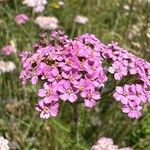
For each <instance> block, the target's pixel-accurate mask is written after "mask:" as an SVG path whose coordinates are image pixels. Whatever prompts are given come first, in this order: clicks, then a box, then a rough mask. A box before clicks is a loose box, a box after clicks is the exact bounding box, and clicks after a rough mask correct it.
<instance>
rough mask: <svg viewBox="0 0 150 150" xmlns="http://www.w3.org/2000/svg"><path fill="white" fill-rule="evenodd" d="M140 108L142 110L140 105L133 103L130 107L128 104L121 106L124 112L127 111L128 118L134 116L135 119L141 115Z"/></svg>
mask: <svg viewBox="0 0 150 150" xmlns="http://www.w3.org/2000/svg"><path fill="white" fill-rule="evenodd" d="M141 110H142V107H141V106H140V105H135V106H132V107H130V106H129V105H125V106H123V108H122V111H123V112H124V113H127V114H128V117H129V118H136V119H138V118H140V117H141V116H142V114H141Z"/></svg>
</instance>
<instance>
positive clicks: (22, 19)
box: [15, 14, 29, 24]
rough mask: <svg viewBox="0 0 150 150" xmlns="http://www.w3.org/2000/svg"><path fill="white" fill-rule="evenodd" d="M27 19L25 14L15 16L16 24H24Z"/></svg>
mask: <svg viewBox="0 0 150 150" xmlns="http://www.w3.org/2000/svg"><path fill="white" fill-rule="evenodd" d="M28 20H29V18H28V16H27V15H26V14H18V15H16V17H15V21H16V23H17V24H25V23H26V22H27V21H28Z"/></svg>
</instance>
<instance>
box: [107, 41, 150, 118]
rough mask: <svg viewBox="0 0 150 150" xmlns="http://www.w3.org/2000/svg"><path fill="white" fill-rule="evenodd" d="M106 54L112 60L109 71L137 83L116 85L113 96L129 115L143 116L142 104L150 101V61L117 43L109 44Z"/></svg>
mask: <svg viewBox="0 0 150 150" xmlns="http://www.w3.org/2000/svg"><path fill="white" fill-rule="evenodd" d="M104 55H105V57H106V58H109V59H110V60H111V61H112V65H111V66H109V68H108V71H109V72H110V73H112V74H113V75H114V78H115V80H118V81H119V80H122V79H123V78H125V77H127V76H128V77H130V79H131V78H132V80H133V82H136V83H137V84H129V85H124V86H123V87H120V86H118V87H116V91H115V93H114V95H113V96H114V98H115V99H116V100H117V101H120V102H121V104H122V111H123V112H124V113H127V114H128V117H130V118H139V117H141V115H142V114H141V110H142V104H143V103H145V102H149V101H150V93H149V91H148V87H149V86H150V63H149V62H147V61H145V60H143V59H141V58H138V57H136V56H135V55H133V54H132V53H129V52H127V51H126V50H124V49H123V48H120V47H119V46H118V45H117V43H112V44H108V49H107V52H105V53H104Z"/></svg>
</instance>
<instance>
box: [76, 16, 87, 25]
mask: <svg viewBox="0 0 150 150" xmlns="http://www.w3.org/2000/svg"><path fill="white" fill-rule="evenodd" d="M74 21H75V22H76V23H79V24H86V23H87V22H88V21H89V19H88V17H86V16H81V15H77V16H76V17H75V19H74Z"/></svg>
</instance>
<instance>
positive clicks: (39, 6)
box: [23, 0, 47, 13]
mask: <svg viewBox="0 0 150 150" xmlns="http://www.w3.org/2000/svg"><path fill="white" fill-rule="evenodd" d="M23 4H26V5H27V6H28V7H33V11H34V12H36V13H38V12H43V11H44V10H45V5H46V4H47V0H24V1H23Z"/></svg>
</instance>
